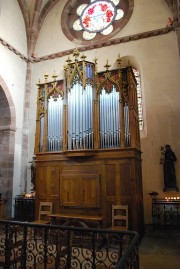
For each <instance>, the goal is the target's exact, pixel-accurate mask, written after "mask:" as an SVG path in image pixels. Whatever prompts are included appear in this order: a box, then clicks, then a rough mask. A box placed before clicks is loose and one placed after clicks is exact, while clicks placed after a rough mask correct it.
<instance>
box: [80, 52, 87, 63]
mask: <svg viewBox="0 0 180 269" xmlns="http://www.w3.org/2000/svg"><path fill="white" fill-rule="evenodd" d="M81 59H82V60H83V61H84V60H85V59H86V56H85V55H84V53H83V55H82V56H81Z"/></svg>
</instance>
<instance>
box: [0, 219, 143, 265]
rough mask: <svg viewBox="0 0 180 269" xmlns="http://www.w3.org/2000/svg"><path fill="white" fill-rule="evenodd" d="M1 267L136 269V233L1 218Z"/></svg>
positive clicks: (137, 263) (137, 259) (137, 262)
mask: <svg viewBox="0 0 180 269" xmlns="http://www.w3.org/2000/svg"><path fill="white" fill-rule="evenodd" d="M0 268H4V269H10V268H15V269H25V268H26V269H41V268H42V269H58V268H61V269H72V268H74V269H90V268H92V269H96V268H97V269H114V268H115V269H139V257H138V234H137V233H136V232H132V231H124V232H118V231H111V230H105V229H104V230H101V229H85V228H79V227H67V226H59V225H40V224H39V225H38V224H36V225H35V224H32V223H28V222H27V223H26V222H17V221H7V220H2V221H0Z"/></svg>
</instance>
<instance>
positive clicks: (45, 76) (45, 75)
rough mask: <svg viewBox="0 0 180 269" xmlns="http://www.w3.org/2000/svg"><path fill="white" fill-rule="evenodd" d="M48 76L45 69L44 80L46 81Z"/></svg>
mask: <svg viewBox="0 0 180 269" xmlns="http://www.w3.org/2000/svg"><path fill="white" fill-rule="evenodd" d="M48 77H49V75H48V73H47V70H46V72H45V74H44V78H45V82H47V79H48Z"/></svg>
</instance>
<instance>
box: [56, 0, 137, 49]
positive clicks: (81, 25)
mask: <svg viewBox="0 0 180 269" xmlns="http://www.w3.org/2000/svg"><path fill="white" fill-rule="evenodd" d="M133 6H134V0H100V1H98V0H86V1H83V0H79V1H72V0H70V1H67V4H66V5H65V7H64V9H63V11H62V16H61V28H62V30H63V32H64V34H65V35H66V37H67V38H68V39H69V40H71V41H75V42H76V43H79V44H88V41H89V40H91V43H96V42H100V41H104V40H108V39H110V38H112V37H113V36H114V35H116V34H117V33H118V32H119V31H120V30H121V29H123V27H124V26H125V25H126V24H127V22H128V21H129V19H130V17H131V15H132V12H133Z"/></svg>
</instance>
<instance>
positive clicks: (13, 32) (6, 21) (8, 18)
mask: <svg viewBox="0 0 180 269" xmlns="http://www.w3.org/2000/svg"><path fill="white" fill-rule="evenodd" d="M0 37H1V38H3V39H4V40H6V41H7V42H8V43H9V44H10V45H12V46H14V47H15V48H16V49H17V50H19V51H20V52H21V53H22V54H24V55H27V45H26V44H27V43H26V42H27V41H26V32H25V25H24V19H23V16H22V12H21V10H20V8H19V5H18V2H17V0H3V1H2V9H1V12H0Z"/></svg>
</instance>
